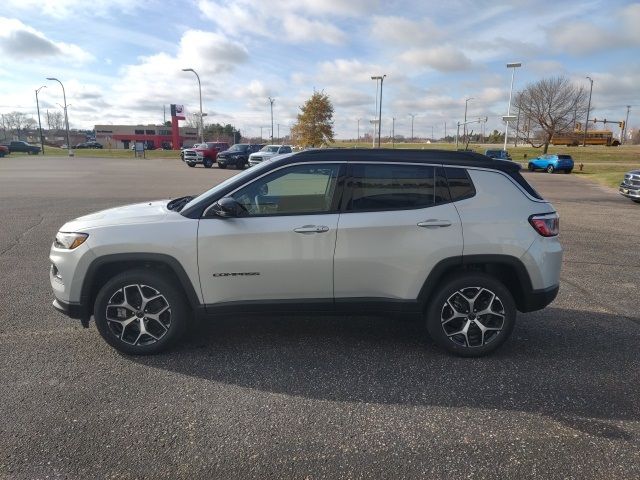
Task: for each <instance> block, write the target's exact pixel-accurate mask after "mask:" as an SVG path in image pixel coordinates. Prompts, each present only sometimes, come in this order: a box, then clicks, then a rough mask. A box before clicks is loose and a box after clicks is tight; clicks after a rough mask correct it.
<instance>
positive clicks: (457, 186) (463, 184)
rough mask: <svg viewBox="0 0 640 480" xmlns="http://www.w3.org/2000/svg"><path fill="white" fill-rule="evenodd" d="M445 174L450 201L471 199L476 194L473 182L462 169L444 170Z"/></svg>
mask: <svg viewBox="0 0 640 480" xmlns="http://www.w3.org/2000/svg"><path fill="white" fill-rule="evenodd" d="M445 172H446V175H447V181H448V183H449V191H450V192H451V200H453V201H454V202H455V201H456V200H462V199H463V198H469V197H473V196H474V195H475V194H476V189H475V187H474V186H473V182H472V181H471V179H470V178H469V174H468V173H467V171H466V170H465V169H464V168H445Z"/></svg>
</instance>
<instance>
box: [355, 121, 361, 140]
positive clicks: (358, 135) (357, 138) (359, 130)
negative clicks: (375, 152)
mask: <svg viewBox="0 0 640 480" xmlns="http://www.w3.org/2000/svg"><path fill="white" fill-rule="evenodd" d="M360 120H361V119H360V118H359V119H358V138H357V139H356V147H357V146H358V143H359V142H360Z"/></svg>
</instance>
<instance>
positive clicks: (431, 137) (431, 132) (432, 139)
mask: <svg viewBox="0 0 640 480" xmlns="http://www.w3.org/2000/svg"><path fill="white" fill-rule="evenodd" d="M431 143H433V125H431Z"/></svg>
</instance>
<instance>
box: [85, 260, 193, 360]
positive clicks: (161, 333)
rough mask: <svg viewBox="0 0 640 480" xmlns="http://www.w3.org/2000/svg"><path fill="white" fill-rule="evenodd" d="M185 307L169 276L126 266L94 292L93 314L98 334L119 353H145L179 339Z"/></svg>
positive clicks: (183, 323) (184, 317) (185, 311)
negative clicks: (128, 268)
mask: <svg viewBox="0 0 640 480" xmlns="http://www.w3.org/2000/svg"><path fill="white" fill-rule="evenodd" d="M188 315H189V308H188V306H187V303H186V300H185V298H184V295H183V294H182V292H181V291H180V290H179V289H178V288H176V286H175V285H174V284H173V283H172V282H171V280H170V279H168V278H167V277H165V276H163V275H162V274H159V273H158V272H155V271H150V270H139V269H136V270H129V271H126V272H123V273H121V274H119V275H116V276H115V277H113V278H112V279H111V280H109V281H108V282H107V283H106V284H105V285H104V286H103V287H102V288H101V289H100V292H99V293H98V296H97V297H96V302H95V304H94V318H95V321H96V326H97V327H98V331H99V332H100V335H102V338H104V340H105V341H106V342H107V343H108V344H109V345H111V346H112V347H114V348H115V349H116V350H119V351H121V352H123V353H127V354H131V355H149V354H154V353H158V352H161V351H162V350H165V349H167V348H168V347H170V346H171V345H173V344H174V343H175V342H176V341H178V340H179V339H180V337H181V336H182V334H183V333H184V331H185V330H186V327H187V321H188Z"/></svg>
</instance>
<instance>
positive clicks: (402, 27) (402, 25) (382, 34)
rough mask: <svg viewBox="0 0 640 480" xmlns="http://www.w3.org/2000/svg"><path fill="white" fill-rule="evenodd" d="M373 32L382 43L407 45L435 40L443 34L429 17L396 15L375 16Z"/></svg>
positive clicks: (372, 26) (372, 25)
mask: <svg viewBox="0 0 640 480" xmlns="http://www.w3.org/2000/svg"><path fill="white" fill-rule="evenodd" d="M371 34H372V36H374V37H375V38H377V39H378V41H379V42H380V43H382V44H384V43H392V44H394V45H399V46H405V47H409V46H413V45H416V44H420V43H426V42H433V41H434V40H438V39H440V38H441V37H442V35H443V34H442V32H441V31H440V29H439V28H438V27H437V26H436V25H435V23H434V22H433V21H432V20H430V19H428V18H424V19H422V20H419V21H414V20H410V19H408V18H405V17H396V16H375V17H374V18H373V22H372V24H371Z"/></svg>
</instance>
